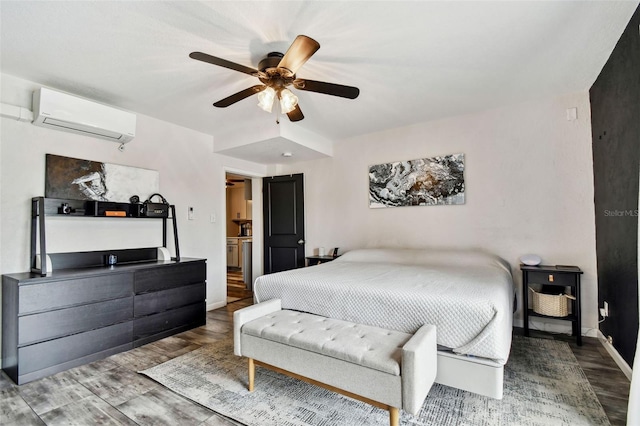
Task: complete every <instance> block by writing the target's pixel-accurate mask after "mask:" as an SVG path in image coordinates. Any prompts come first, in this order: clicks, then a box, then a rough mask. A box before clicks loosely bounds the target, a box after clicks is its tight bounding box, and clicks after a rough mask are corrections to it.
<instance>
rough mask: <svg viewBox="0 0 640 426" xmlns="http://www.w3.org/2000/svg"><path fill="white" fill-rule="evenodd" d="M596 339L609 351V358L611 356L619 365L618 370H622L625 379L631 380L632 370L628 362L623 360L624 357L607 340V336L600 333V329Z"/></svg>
mask: <svg viewBox="0 0 640 426" xmlns="http://www.w3.org/2000/svg"><path fill="white" fill-rule="evenodd" d="M598 340H600V343H602V346H604V348H605V349H606V350H607V352H609V355H611V358H613V360H614V361H615V363H616V364H617V365H618V367H620V370H622V372H623V373H624V375H625V376H627V379H629V380H631V374H632V372H633V370H632V369H631V367H629V364H627V361H625V360H624V358H622V356H621V355H620V353H619V352H618V350H617V349H616V348H615V347H614V346H613V345H612V344H611V343H609V342H608V341H607V338H606V337H605V335H604V334H602V331H600V330H598Z"/></svg>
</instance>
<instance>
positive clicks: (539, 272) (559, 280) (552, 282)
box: [520, 265, 582, 346]
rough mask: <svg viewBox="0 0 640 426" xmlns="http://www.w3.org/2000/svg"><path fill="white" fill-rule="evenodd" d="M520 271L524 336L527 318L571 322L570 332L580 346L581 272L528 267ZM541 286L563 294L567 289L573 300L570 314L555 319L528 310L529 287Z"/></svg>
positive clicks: (527, 331) (550, 267)
mask: <svg viewBox="0 0 640 426" xmlns="http://www.w3.org/2000/svg"><path fill="white" fill-rule="evenodd" d="M520 270H521V271H522V306H523V312H524V335H525V336H529V316H536V317H543V318H553V319H558V320H563V321H571V330H572V333H573V335H574V336H575V337H576V342H577V343H578V346H582V334H581V330H582V328H581V324H582V321H581V318H580V275H582V271H581V270H580V268H578V267H577V266H560V265H556V266H546V265H539V266H528V265H520ZM531 284H542V285H544V286H555V287H559V288H558V293H564V292H565V289H569V291H570V293H568V294H571V295H572V296H574V297H575V300H571V302H570V303H571V313H570V314H569V315H567V316H565V317H555V316H548V315H542V314H538V313H536V312H534V311H533V309H529V285H531Z"/></svg>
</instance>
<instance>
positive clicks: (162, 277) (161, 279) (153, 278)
mask: <svg viewBox="0 0 640 426" xmlns="http://www.w3.org/2000/svg"><path fill="white" fill-rule="evenodd" d="M206 279H207V265H206V263H204V262H190V263H182V264H177V265H167V266H162V267H156V268H153V269H144V270H141V271H136V273H135V292H136V293H146V292H149V291H158V290H166V289H170V288H175V287H181V286H184V285H187V284H196V283H201V282H204V281H206Z"/></svg>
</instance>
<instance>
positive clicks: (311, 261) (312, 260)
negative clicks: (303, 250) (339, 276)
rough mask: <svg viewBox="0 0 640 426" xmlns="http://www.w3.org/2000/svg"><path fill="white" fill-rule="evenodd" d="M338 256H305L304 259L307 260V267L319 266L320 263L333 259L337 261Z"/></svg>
mask: <svg viewBox="0 0 640 426" xmlns="http://www.w3.org/2000/svg"><path fill="white" fill-rule="evenodd" d="M338 257H340V256H336V257H333V256H307V257H305V259H306V260H307V266H313V265H319V264H321V263H326V262H331V261H332V260H334V259H337V258H338Z"/></svg>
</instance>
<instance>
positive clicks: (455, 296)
mask: <svg viewBox="0 0 640 426" xmlns="http://www.w3.org/2000/svg"><path fill="white" fill-rule="evenodd" d="M514 294H515V289H514V285H513V278H512V275H511V269H510V267H509V265H508V264H507V263H506V262H505V261H504V260H502V259H500V258H499V257H497V256H494V255H491V254H488V253H484V252H480V251H464V250H428V249H362V250H353V251H350V252H348V253H346V254H344V255H342V256H341V257H340V258H338V259H336V260H334V261H332V262H328V263H323V264H321V265H317V266H311V267H307V268H300V269H294V270H291V271H285V272H279V273H275V274H270V275H263V276H261V277H259V278H258V279H257V280H256V282H255V284H254V298H255V300H256V302H263V301H266V300H270V299H281V300H282V308H283V309H292V310H298V311H303V312H309V313H312V314H316V315H322V316H326V317H329V318H336V319H341V320H345V321H352V322H357V323H360V324H368V325H372V326H376V327H382V328H387V329H390V330H397V331H402V332H405V333H414V332H416V331H417V330H418V329H419V328H420V327H421V326H422V325H424V324H434V325H435V326H436V333H437V340H438V345H439V346H440V347H446V348H450V349H451V350H452V351H453V352H454V353H457V354H462V355H468V356H471V357H482V358H487V359H490V360H493V361H495V362H497V363H499V364H501V365H502V364H505V363H506V362H507V359H508V357H509V350H510V347H511V331H512V320H513V317H512V307H513V300H514Z"/></svg>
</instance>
